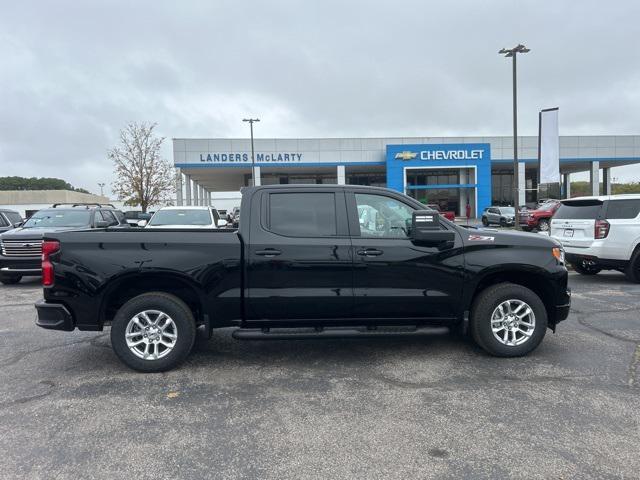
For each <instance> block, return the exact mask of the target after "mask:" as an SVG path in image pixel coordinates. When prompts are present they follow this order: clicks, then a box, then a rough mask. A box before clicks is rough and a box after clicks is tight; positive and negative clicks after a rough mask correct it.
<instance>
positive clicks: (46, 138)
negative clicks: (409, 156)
mask: <svg viewBox="0 0 640 480" xmlns="http://www.w3.org/2000/svg"><path fill="white" fill-rule="evenodd" d="M638 18H640V4H638V2H632V1H628V2H617V3H615V4H612V3H603V2H589V1H585V2H564V1H525V2H512V1H504V2H498V1H488V2H477V1H457V2H438V3H434V2H423V1H418V0H416V1H409V0H407V1H395V2H391V1H388V2H371V1H369V2H365V1H362V2H338V1H322V2H319V1H318V2H312V1H309V2H295V1H289V2H286V1H270V2H257V1H256V2H242V1H226V2H225V1H217V2H204V1H203V2H179V3H175V2H150V1H149V2H125V1H109V2H63V1H58V2H29V1H21V2H14V3H13V4H11V5H9V6H7V5H5V6H4V7H3V15H2V16H1V17H0V32H2V33H0V55H1V58H3V67H2V73H0V100H1V102H0V104H1V105H2V113H0V170H1V171H0V174H1V175H4V174H16V175H52V176H53V175H55V176H59V177H63V178H65V179H67V180H69V181H70V182H71V183H73V184H75V185H77V186H82V187H85V188H88V189H90V190H94V191H95V190H97V186H96V183H97V182H99V181H105V180H106V181H110V180H111V165H110V164H109V163H108V160H107V159H106V150H107V149H108V148H110V147H111V146H113V144H114V143H115V142H116V141H117V133H118V130H119V128H121V127H122V126H123V125H124V124H126V123H127V122H129V121H133V120H148V121H157V122H158V123H159V130H160V132H161V133H162V134H163V135H166V136H167V137H182V136H194V137H207V136H234V137H238V136H245V135H246V126H244V125H243V124H242V123H241V121H240V120H241V118H242V117H243V116H245V115H248V114H251V115H259V116H260V117H261V118H262V122H261V124H260V126H259V132H258V133H259V135H263V136H276V137H298V136H304V137H310V136H367V135H389V136H391V135H397V136H401V135H433V136H440V135H457V136H459V135H501V134H509V133H510V129H511V104H510V102H511V97H510V94H511V90H510V88H511V83H510V82H511V77H510V63H509V61H507V60H506V59H504V58H501V57H500V56H499V55H498V54H497V50H498V49H499V48H500V47H502V46H513V45H515V44H516V43H518V42H524V43H526V44H527V45H528V46H529V47H530V48H531V49H532V51H531V53H530V54H528V55H526V56H524V57H522V58H521V61H520V62H519V75H520V77H519V78H520V82H519V91H520V119H519V120H520V125H521V133H522V134H535V133H536V128H537V111H538V109H540V108H545V107H549V106H560V108H561V133H562V134H565V135H570V134H638V133H640V128H639V125H640V87H639V85H640V61H639V60H640V54H639V53H638V52H637V50H636V49H635V48H634V46H635V44H636V43H637V38H638V34H639V33H640V31H639V30H640V27H638V24H637V19H638ZM166 147H167V148H165V153H166V155H167V157H170V145H169V143H167V146H166ZM614 175H615V176H617V177H620V178H624V179H627V180H631V179H636V180H637V179H638V178H640V169H639V168H638V167H624V168H620V169H618V170H617V171H615V172H614Z"/></svg>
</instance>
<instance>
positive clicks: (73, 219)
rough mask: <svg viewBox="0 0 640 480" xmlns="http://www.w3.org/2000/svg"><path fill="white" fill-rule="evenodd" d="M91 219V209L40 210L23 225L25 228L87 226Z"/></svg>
mask: <svg viewBox="0 0 640 480" xmlns="http://www.w3.org/2000/svg"><path fill="white" fill-rule="evenodd" d="M90 221H91V212H89V210H57V209H56V210H53V209H52V210H40V211H39V212H36V213H34V214H33V215H32V216H31V218H30V219H29V220H27V221H26V222H25V224H24V225H23V227H24V228H47V227H86V226H88V225H89V223H90Z"/></svg>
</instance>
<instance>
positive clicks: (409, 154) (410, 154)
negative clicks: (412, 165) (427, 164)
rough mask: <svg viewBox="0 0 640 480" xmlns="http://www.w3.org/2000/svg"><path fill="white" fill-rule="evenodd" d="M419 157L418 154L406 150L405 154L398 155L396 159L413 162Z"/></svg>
mask: <svg viewBox="0 0 640 480" xmlns="http://www.w3.org/2000/svg"><path fill="white" fill-rule="evenodd" d="M417 156H418V154H417V153H413V152H409V151H406V150H405V151H404V152H399V153H396V156H395V158H396V159H400V160H412V159H414V158H416V157H417Z"/></svg>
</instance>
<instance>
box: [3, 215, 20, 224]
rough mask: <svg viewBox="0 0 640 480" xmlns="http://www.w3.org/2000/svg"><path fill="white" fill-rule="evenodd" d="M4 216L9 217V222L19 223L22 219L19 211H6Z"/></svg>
mask: <svg viewBox="0 0 640 480" xmlns="http://www.w3.org/2000/svg"><path fill="white" fill-rule="evenodd" d="M5 216H6V217H7V218H8V219H9V221H10V222H11V223H20V222H21V221H22V217H21V216H20V214H19V213H14V212H6V213H5Z"/></svg>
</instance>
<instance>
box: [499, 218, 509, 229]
mask: <svg viewBox="0 0 640 480" xmlns="http://www.w3.org/2000/svg"><path fill="white" fill-rule="evenodd" d="M500 226H501V227H503V228H504V227H506V226H507V221H506V220H505V219H504V218H501V219H500Z"/></svg>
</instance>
